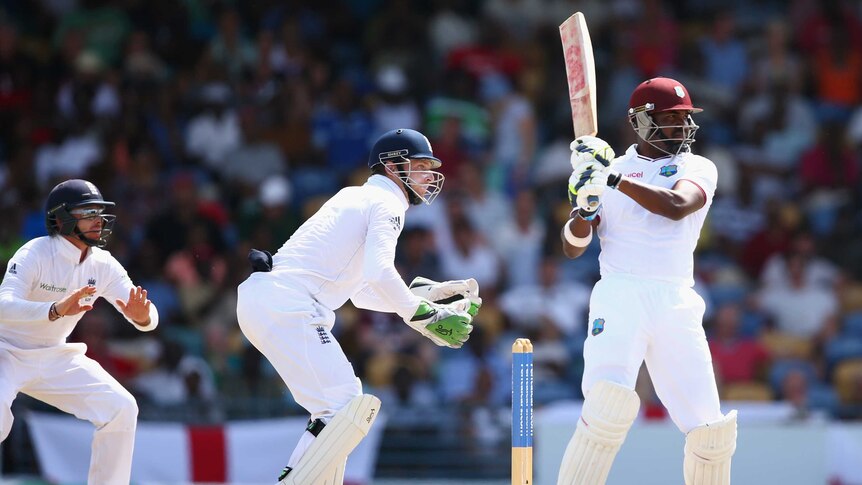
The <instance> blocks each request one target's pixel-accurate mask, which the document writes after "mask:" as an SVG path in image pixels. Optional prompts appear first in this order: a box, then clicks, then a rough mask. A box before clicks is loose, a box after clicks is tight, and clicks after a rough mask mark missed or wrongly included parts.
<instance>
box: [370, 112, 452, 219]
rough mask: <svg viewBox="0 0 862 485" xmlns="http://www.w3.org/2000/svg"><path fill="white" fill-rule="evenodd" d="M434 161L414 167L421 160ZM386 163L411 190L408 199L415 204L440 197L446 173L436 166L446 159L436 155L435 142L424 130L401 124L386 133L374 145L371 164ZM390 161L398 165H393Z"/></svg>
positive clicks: (428, 201)
mask: <svg viewBox="0 0 862 485" xmlns="http://www.w3.org/2000/svg"><path fill="white" fill-rule="evenodd" d="M420 160H426V161H428V162H429V163H430V166H429V168H428V169H427V170H414V169H413V166H414V164H415V163H416V162H417V161H420ZM381 163H383V164H384V166H385V167H386V171H387V172H388V173H391V174H392V175H395V176H396V177H398V179H399V180H401V183H403V184H404V187H405V190H406V191H407V200H408V201H409V202H410V204H412V205H418V204H422V203H425V204H430V203H431V202H433V201H434V199H436V198H437V195H438V194H439V193H440V189H441V188H442V187H443V180H445V177H444V176H443V174H441V173H440V172H437V171H436V169H438V168H440V166H441V165H442V163H443V162H441V161H440V159H438V158H437V157H435V156H434V153H433V151H432V150H431V143H430V142H429V141H428V138H426V137H425V135H423V134H422V133H419V132H418V131H416V130H411V129H409V128H401V129H397V130H392V131H388V132H386V133H384V134H383V135H382V136H381V137H380V138H378V139H377V141H376V142H375V143H374V146H373V147H372V148H371V153H370V155H369V157H368V166H369V167H370V168H372V169H373V168H374V167H376V166H377V165H379V164H381ZM387 163H391V164H393V165H394V168H391V167H390V166H388V165H385V164H387Z"/></svg>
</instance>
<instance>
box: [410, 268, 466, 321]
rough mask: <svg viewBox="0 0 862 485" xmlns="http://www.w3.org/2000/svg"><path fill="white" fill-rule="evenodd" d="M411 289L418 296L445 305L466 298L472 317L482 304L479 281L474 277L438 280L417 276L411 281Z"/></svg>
mask: <svg viewBox="0 0 862 485" xmlns="http://www.w3.org/2000/svg"><path fill="white" fill-rule="evenodd" d="M410 291H412V292H413V294H414V295H416V296H420V297H422V298H424V299H426V300H428V301H432V302H434V303H439V304H443V305H445V304H449V303H454V302H458V301H460V300H465V301H467V302H469V303H470V305H469V308H468V309H467V312H468V313H469V314H470V316H471V317H475V316H476V314H477V313H479V308H480V307H481V306H482V298H480V297H479V283H478V282H476V280H475V279H473V278H470V279H466V280H452V281H441V282H437V281H434V280H431V279H428V278H425V277H422V276H417V277H416V278H414V279H413V281H412V282H411V283H410Z"/></svg>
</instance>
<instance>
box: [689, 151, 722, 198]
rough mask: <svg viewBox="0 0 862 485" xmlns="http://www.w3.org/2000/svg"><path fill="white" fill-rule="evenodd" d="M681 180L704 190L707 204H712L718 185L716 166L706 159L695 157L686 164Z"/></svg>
mask: <svg viewBox="0 0 862 485" xmlns="http://www.w3.org/2000/svg"><path fill="white" fill-rule="evenodd" d="M680 180H688V181H690V182H694V183H695V184H697V186H698V187H700V188H701V190H703V193H704V195H705V196H706V202H707V204H709V203H711V202H712V198H713V196H715V187H716V185H717V184H718V169H716V168H715V164H714V163H712V161H710V160H709V159H706V158H704V157H700V156H698V157H693V158H692V159H691V160H690V161H689V163H686V165H685V169H684V171H683V174H682V176H681V177H680Z"/></svg>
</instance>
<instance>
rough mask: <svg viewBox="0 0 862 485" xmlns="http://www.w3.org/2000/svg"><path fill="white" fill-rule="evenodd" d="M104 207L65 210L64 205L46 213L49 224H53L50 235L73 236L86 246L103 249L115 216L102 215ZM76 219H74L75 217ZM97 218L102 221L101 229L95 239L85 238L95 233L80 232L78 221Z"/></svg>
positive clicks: (111, 230)
mask: <svg viewBox="0 0 862 485" xmlns="http://www.w3.org/2000/svg"><path fill="white" fill-rule="evenodd" d="M103 210H104V207H99V208H84V209H81V208H71V209H70V208H67V207H66V204H62V205H59V206H57V207H55V208H54V209H52V210H49V211H48V221H49V224H53V227H54V231H53V232H51V231H49V233H50V234H61V235H63V236H75V237H77V238H78V239H80V240H81V241H82V242H84V244H86V245H87V246H95V247H99V248H102V247H105V245H107V244H108V237H109V236H110V235H111V233H112V232H113V231H114V223H115V222H116V220H117V216H116V215H114V214H102V211H103ZM76 215H77V216H78V217H75V216H76ZM96 217H99V218H101V219H102V228H101V229H100V230H99V231H98V232H99V233H98V236H97V237H96V238H92V237H87V236H88V235H89V234H92V233H94V232H96V231H87V232H86V233H83V232H81V230H80V229H78V221H79V220H83V219H92V218H96Z"/></svg>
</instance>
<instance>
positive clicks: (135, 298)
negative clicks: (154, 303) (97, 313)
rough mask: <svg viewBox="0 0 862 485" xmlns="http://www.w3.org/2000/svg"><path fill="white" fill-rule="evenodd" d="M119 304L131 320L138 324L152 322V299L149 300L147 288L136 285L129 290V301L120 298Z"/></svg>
mask: <svg viewBox="0 0 862 485" xmlns="http://www.w3.org/2000/svg"><path fill="white" fill-rule="evenodd" d="M116 303H117V306H118V307H120V310H122V312H123V315H125V316H126V317H127V318H128V319H129V320H131V321H133V322H135V323H137V324H138V325H149V323H150V300H147V290H145V289H143V288H141V287H140V286H136V287H134V288H132V289H131V290H129V301H127V302H124V301H123V300H120V299H118V300H117V301H116Z"/></svg>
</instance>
